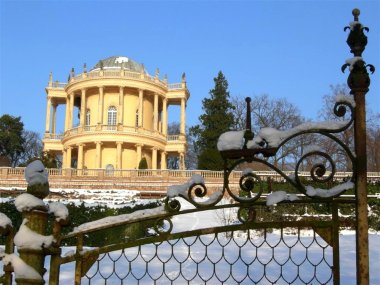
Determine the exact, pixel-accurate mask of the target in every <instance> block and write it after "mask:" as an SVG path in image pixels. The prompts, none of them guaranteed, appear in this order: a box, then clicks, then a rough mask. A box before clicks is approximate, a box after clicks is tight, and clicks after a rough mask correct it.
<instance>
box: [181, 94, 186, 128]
mask: <svg viewBox="0 0 380 285" xmlns="http://www.w3.org/2000/svg"><path fill="white" fill-rule="evenodd" d="M180 133H181V134H182V135H184V134H185V133H186V100H185V98H182V99H181V130H180Z"/></svg>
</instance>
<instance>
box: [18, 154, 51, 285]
mask: <svg viewBox="0 0 380 285" xmlns="http://www.w3.org/2000/svg"><path fill="white" fill-rule="evenodd" d="M47 177H48V173H47V171H46V169H45V168H44V166H43V164H42V162H41V161H39V160H36V161H33V162H32V163H30V164H29V165H28V167H27V168H26V169H25V179H26V181H27V182H28V187H27V190H26V192H27V193H25V194H21V195H20V196H18V197H17V199H16V201H15V205H16V208H17V210H18V211H20V212H22V217H23V223H22V225H21V227H20V229H19V231H18V233H16V236H15V239H14V243H15V245H16V246H17V250H18V252H19V254H20V258H21V260H22V261H23V262H24V263H25V264H26V265H27V268H28V270H29V269H30V271H31V272H33V269H34V271H35V272H37V273H38V274H39V275H40V277H41V278H36V277H35V276H33V275H32V274H24V273H22V274H18V272H17V269H16V268H15V265H14V264H13V267H14V270H15V275H16V283H17V284H18V285H24V284H25V285H26V284H45V281H44V280H43V275H44V273H45V272H46V269H45V268H44V263H45V255H46V254H47V248H48V247H50V246H51V243H52V241H53V238H52V237H49V236H46V237H45V235H46V229H47V223H48V207H47V206H46V205H45V204H44V203H43V201H42V199H44V198H45V197H46V196H47V195H48V194H49V183H48V179H47ZM18 235H19V236H18ZM22 271H25V270H22ZM37 277H38V276H37Z"/></svg>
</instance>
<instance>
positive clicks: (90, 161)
mask: <svg viewBox="0 0 380 285" xmlns="http://www.w3.org/2000/svg"><path fill="white" fill-rule="evenodd" d="M83 152H84V160H83V166H85V167H87V168H88V169H94V168H96V149H95V148H92V149H91V148H85V149H84V150H83Z"/></svg>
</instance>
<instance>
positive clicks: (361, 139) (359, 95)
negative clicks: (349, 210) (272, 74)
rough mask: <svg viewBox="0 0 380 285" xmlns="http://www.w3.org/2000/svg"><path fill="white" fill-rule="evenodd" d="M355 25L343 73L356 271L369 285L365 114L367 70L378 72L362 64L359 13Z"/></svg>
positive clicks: (359, 280)
mask: <svg viewBox="0 0 380 285" xmlns="http://www.w3.org/2000/svg"><path fill="white" fill-rule="evenodd" d="M352 14H353V16H354V22H351V23H350V27H345V29H344V30H347V29H350V33H349V35H348V39H347V44H348V45H349V46H350V49H351V53H352V54H353V55H354V58H352V59H350V60H348V61H347V62H346V64H345V65H343V67H342V70H343V71H344V70H345V68H346V67H348V66H349V68H350V74H349V76H348V79H347V84H348V86H349V87H350V89H351V94H352V95H353V96H354V99H355V104H356V106H355V109H354V110H355V111H354V117H355V122H354V132H355V134H354V138H355V153H356V163H355V164H356V170H357V172H356V173H357V175H356V177H355V180H356V188H355V190H356V191H355V192H356V222H357V225H356V250H357V253H356V254H357V257H356V270H357V284H369V258H368V210H367V145H366V143H367V142H366V112H365V94H366V93H367V92H368V90H369V89H368V87H369V85H370V78H369V75H368V72H367V67H369V68H370V71H371V72H372V73H373V72H374V71H375V68H374V67H373V66H372V65H370V64H366V63H365V62H364V60H363V58H362V57H361V56H362V53H363V51H364V49H365V46H366V45H367V37H366V35H365V34H364V30H366V31H367V32H368V31H369V29H368V28H367V27H364V26H363V25H362V24H361V23H360V22H359V15H360V11H359V9H354V10H353V11H352Z"/></svg>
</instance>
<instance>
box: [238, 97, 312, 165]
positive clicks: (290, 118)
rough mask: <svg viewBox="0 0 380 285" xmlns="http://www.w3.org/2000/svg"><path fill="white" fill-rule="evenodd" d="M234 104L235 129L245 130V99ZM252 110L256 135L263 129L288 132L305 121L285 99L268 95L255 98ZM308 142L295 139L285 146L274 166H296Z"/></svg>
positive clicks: (277, 155) (274, 160)
mask: <svg viewBox="0 0 380 285" xmlns="http://www.w3.org/2000/svg"><path fill="white" fill-rule="evenodd" d="M232 104H233V105H234V106H235V110H234V111H233V113H234V118H235V128H236V129H245V125H246V102H245V99H244V98H241V97H237V96H235V97H233V98H232ZM251 110H252V114H251V116H252V128H253V131H254V133H258V132H259V130H260V129H262V128H274V129H278V130H287V129H290V128H293V127H295V126H297V125H299V124H300V123H302V122H304V121H305V119H304V118H303V117H302V116H301V115H300V112H299V110H298V109H297V107H296V106H294V105H293V104H292V103H290V102H289V101H287V99H285V98H280V99H271V98H269V96H268V95H266V94H264V95H259V96H255V97H254V98H253V99H252V101H251ZM307 142H308V140H306V139H303V140H301V139H300V138H295V139H293V140H292V141H291V142H289V143H287V144H286V145H284V146H283V147H282V148H281V149H280V150H279V151H278V152H277V154H276V156H275V157H274V158H273V159H272V160H273V161H272V162H273V164H274V165H275V166H278V167H280V168H282V169H283V170H286V168H287V166H288V165H289V164H291V166H292V167H293V166H294V163H295V161H297V159H299V157H300V156H301V154H302V145H303V144H306V143H307Z"/></svg>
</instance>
